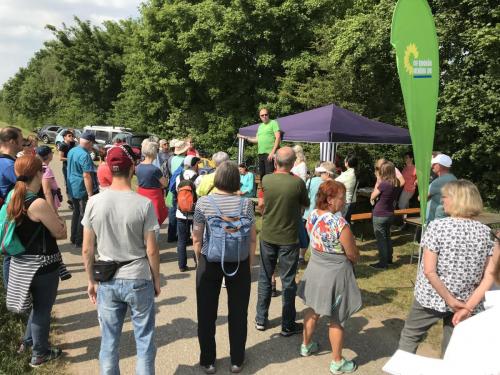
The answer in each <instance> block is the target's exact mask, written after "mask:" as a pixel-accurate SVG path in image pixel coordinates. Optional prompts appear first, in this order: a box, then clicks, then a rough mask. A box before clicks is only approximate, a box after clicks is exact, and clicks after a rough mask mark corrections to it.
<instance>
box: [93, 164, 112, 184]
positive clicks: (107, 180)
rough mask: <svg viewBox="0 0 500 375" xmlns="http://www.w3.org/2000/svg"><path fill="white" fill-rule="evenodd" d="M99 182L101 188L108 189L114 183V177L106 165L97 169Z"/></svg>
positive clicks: (100, 165) (101, 165)
mask: <svg viewBox="0 0 500 375" xmlns="http://www.w3.org/2000/svg"><path fill="white" fill-rule="evenodd" d="M97 181H99V186H100V187H108V186H109V185H111V181H113V175H112V174H111V170H110V169H109V167H108V165H107V164H106V163H101V164H99V167H98V168H97Z"/></svg>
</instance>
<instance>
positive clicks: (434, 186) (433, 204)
mask: <svg viewBox="0 0 500 375" xmlns="http://www.w3.org/2000/svg"><path fill="white" fill-rule="evenodd" d="M456 179H457V178H456V177H455V176H454V175H453V174H452V173H446V174H444V175H442V176H440V177H437V178H435V179H434V180H432V182H431V184H430V185H429V201H428V202H427V220H426V221H427V224H428V223H430V222H431V221H432V220H434V219H442V218H444V217H446V216H448V215H446V213H445V212H444V209H443V204H442V203H441V188H442V187H443V186H444V185H445V184H446V183H448V182H450V181H455V180H456Z"/></svg>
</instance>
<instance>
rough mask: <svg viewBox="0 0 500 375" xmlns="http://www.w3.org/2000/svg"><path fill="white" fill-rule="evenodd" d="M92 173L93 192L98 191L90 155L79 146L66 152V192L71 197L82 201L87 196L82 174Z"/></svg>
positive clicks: (94, 168)
mask: <svg viewBox="0 0 500 375" xmlns="http://www.w3.org/2000/svg"><path fill="white" fill-rule="evenodd" d="M84 172H88V173H92V185H93V191H94V192H96V191H98V185H97V175H96V167H95V165H94V162H93V161H92V158H91V157H90V154H89V152H88V151H87V150H85V149H84V148H83V147H81V146H77V147H73V148H72V149H71V150H70V151H69V152H68V191H69V194H70V196H71V197H73V198H76V199H82V198H83V197H84V196H86V195H87V190H86V189H85V183H84V181H83V173H84Z"/></svg>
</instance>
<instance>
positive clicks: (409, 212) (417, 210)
mask: <svg viewBox="0 0 500 375" xmlns="http://www.w3.org/2000/svg"><path fill="white" fill-rule="evenodd" d="M413 214H420V208H418V207H415V208H405V209H404V210H394V215H395V216H402V215H413ZM372 216H373V215H372V213H371V212H363V213H361V214H352V215H351V223H353V222H356V221H361V220H369V219H371V218H372Z"/></svg>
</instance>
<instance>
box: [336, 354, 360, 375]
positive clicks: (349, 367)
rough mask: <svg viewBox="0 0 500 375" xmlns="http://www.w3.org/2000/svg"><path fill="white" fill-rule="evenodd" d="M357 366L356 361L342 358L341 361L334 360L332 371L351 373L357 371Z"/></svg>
mask: <svg viewBox="0 0 500 375" xmlns="http://www.w3.org/2000/svg"><path fill="white" fill-rule="evenodd" d="M357 368H358V366H357V365H356V362H354V361H348V360H347V359H345V358H342V360H341V361H340V362H335V361H332V362H331V363H330V372H331V373H332V374H349V373H351V372H354V371H356V369H357Z"/></svg>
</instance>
